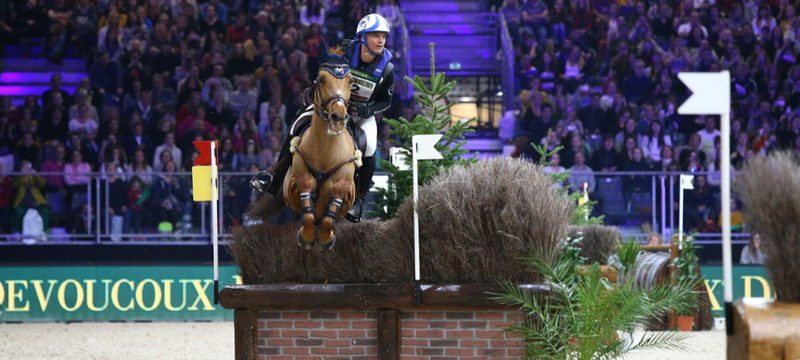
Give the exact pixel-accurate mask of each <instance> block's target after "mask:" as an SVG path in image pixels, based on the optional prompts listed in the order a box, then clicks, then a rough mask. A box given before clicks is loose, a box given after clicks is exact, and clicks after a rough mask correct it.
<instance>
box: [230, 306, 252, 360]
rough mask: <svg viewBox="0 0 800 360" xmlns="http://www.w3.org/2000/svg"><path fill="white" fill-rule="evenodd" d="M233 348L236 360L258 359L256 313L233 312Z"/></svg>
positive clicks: (248, 311)
mask: <svg viewBox="0 0 800 360" xmlns="http://www.w3.org/2000/svg"><path fill="white" fill-rule="evenodd" d="M233 331H234V348H235V349H236V360H257V359H258V311H254V310H246V309H236V310H234V311H233Z"/></svg>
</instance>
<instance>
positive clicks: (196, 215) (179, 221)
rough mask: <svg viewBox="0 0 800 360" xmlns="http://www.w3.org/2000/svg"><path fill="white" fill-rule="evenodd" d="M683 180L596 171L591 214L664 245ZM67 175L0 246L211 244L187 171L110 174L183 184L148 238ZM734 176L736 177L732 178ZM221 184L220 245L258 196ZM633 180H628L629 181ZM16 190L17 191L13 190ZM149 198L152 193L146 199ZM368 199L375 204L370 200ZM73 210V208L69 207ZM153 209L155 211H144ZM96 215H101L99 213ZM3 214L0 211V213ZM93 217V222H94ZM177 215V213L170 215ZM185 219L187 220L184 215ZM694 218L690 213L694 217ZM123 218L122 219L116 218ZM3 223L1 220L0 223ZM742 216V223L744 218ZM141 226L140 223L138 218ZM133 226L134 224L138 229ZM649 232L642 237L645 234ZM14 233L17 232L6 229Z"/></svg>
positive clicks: (100, 185) (98, 177)
mask: <svg viewBox="0 0 800 360" xmlns="http://www.w3.org/2000/svg"><path fill="white" fill-rule="evenodd" d="M681 174H685V173H678V172H596V173H594V180H595V184H596V185H595V191H594V192H592V193H590V198H591V199H592V200H598V203H597V205H596V206H595V211H594V213H593V214H594V215H604V216H605V224H606V225H612V226H617V227H619V228H620V231H621V234H622V235H623V237H626V238H627V237H633V238H636V239H643V238H645V237H647V236H648V235H649V234H650V233H651V232H656V233H659V234H661V235H662V236H663V237H664V239H670V238H671V236H672V234H675V233H677V231H678V230H677V228H678V220H679V219H678V211H677V209H673V210H672V211H670V210H669V209H670V208H671V206H669V204H672V203H674V202H677V201H678V199H679V194H678V192H677V189H678V185H677V184H678V183H679V178H680V175H681ZM691 174H694V175H706V176H708V175H712V176H718V175H717V174H712V173H708V172H697V173H691ZM5 175H6V176H9V177H10V178H11V179H12V180H13V179H14V178H16V177H18V176H26V175H30V174H27V173H21V172H11V173H6V174H5ZM36 175H41V176H42V177H44V178H45V179H47V177H50V176H55V177H61V178H63V176H64V175H65V173H61V172H57V173H52V172H50V173H41V172H40V173H37V174H36ZM69 175H84V176H89V177H90V178H91V181H89V182H88V183H86V184H85V195H84V193H83V192H82V191H81V192H76V193H77V194H78V195H77V196H78V200H77V201H76V200H74V198H75V196H74V195H73V200H72V202H71V203H70V204H65V203H64V202H65V201H66V198H67V192H66V190H61V191H57V192H44V194H43V195H44V196H45V198H46V199H45V200H46V201H47V202H48V204H47V207H48V209H49V210H50V213H51V214H50V215H51V216H50V222H49V225H50V226H49V227H50V231H49V232H48V233H46V234H41V235H37V236H27V235H23V234H21V233H20V230H21V228H20V223H19V221H17V222H16V223H13V222H12V220H19V218H18V217H14V216H12V214H14V211H15V209H14V208H12V204H13V200H14V198H13V197H12V198H10V199H9V200H10V201H11V203H9V206H8V207H7V210H5V212H0V240H5V241H0V244H9V243H14V242H18V241H22V240H26V241H27V242H38V241H37V240H46V241H52V242H59V241H69V242H70V243H75V244H85V243H92V242H94V243H104V242H118V241H123V240H134V241H133V242H135V240H159V241H169V242H179V243H186V244H197V243H208V242H209V241H210V213H209V211H210V206H209V204H208V203H207V202H200V203H195V202H193V201H192V198H191V193H190V192H189V190H190V189H191V186H192V185H191V173H190V172H177V173H159V172H152V173H145V174H128V173H116V174H115V176H120V177H121V178H123V179H125V180H126V181H127V180H129V179H130V177H131V176H133V175H137V176H140V177H142V176H150V177H152V179H155V178H156V177H159V176H163V175H174V176H175V177H176V178H177V179H178V180H177V181H178V182H179V185H180V186H181V189H182V191H183V193H182V198H181V199H175V200H176V204H174V205H173V209H175V208H177V209H175V210H174V211H173V210H169V211H171V214H172V216H173V219H172V220H173V222H172V225H173V230H172V231H164V230H163V229H162V231H160V232H159V231H158V228H157V225H158V224H159V223H162V222H163V221H165V220H168V219H161V218H157V216H158V215H156V213H155V212H152V211H151V212H147V213H145V214H144V215H147V216H150V217H151V218H150V219H148V222H147V223H146V224H145V226H142V227H141V229H143V230H146V232H142V233H137V232H134V231H131V229H132V228H133V225H134V224H132V220H134V219H132V218H131V217H132V216H133V214H132V212H131V211H130V210H131V209H128V213H127V214H122V215H119V214H115V215H111V214H110V213H109V211H108V209H109V205H110V202H111V199H112V198H115V199H116V197H117V196H123V197H124V200H126V201H125V203H127V199H128V197H127V194H112V193H111V190H110V187H109V186H107V182H108V174H105V173H98V172H92V173H70V174H69ZM734 175H735V174H734ZM220 176H221V179H222V180H223V181H222V183H221V184H222V186H220V194H221V196H220V199H221V200H220V206H219V208H218V210H219V218H220V219H222V220H221V221H222V225H223V226H221V227H220V229H221V230H220V238H221V239H223V240H224V239H226V238H229V237H230V236H231V233H230V229H231V227H232V226H235V225H242V224H251V223H253V220H251V219H243V216H242V215H241V214H242V213H243V212H244V211H245V210H246V208H247V206H249V203H250V201H251V200H252V199H254V198H255V196H256V194H254V193H253V192H252V190H251V189H250V188H249V180H250V178H251V177H252V174H251V173H247V172H221V173H220ZM387 176H388V174H386V173H381V172H378V173H376V178H375V180H376V181H375V182H376V183H380V182H381V180H385V178H386V177H387ZM633 176H635V177H637V178H635V179H634V178H631V177H633ZM15 191H16V189H15ZM151 194H152V193H151ZM691 196H692V194H691V192H690V191H687V192H686V193H685V199H686V201H687V202H688V201H689V200H690V198H691ZM373 200H375V199H374V198H373ZM715 202H716V204H717V208H718V206H719V198H718V197H715ZM75 204H77V206H75V207H73V205H75ZM150 206H154V205H150ZM97 209H103V210H101V211H99V212H98V211H97ZM0 211H1V210H0ZM159 212H160V213H167V211H159ZM98 214H99V216H98ZM176 214H177V215H176ZM186 214H189V218H188V219H187V218H185V215H186ZM695 215H696V214H695ZM119 216H122V219H120V218H119ZM702 216H703V218H702V220H703V221H707V220H712V222H716V220H717V216H718V212H717V211H716V210H709V211H708V212H707V213H705V214H703V215H702ZM3 218H5V222H3V220H4V219H3ZM745 218H746V217H745ZM69 219H71V221H72V222H69V223H67V225H70V226H71V228H67V227H65V226H64V224H65V221H68V220H69ZM136 220H141V219H136ZM291 220H292V217H291V214H290V213H287V214H286V215H285V216H283V217H282V220H278V221H277V222H279V223H280V222H289V221H291ZM120 221H122V222H123V223H122V225H121V226H122V229H128V231H121V228H120V224H119V222H120ZM76 222H83V223H84V224H85V225H83V226H78V225H76V224H80V223H76ZM137 224H138V223H137ZM690 225H691V224H689V223H688V222H687V227H686V229H685V231H686V232H689V231H690V230H692V229H691V228H689V226H690ZM648 227H649V228H651V229H652V230H650V231H648V230H646V229H647V228H648ZM12 229H14V230H15V231H12ZM747 231H748V228H747V225H746V224H745V226H744V227H743V228H742V229H738V230H737V232H734V240H733V241H734V243H739V244H744V243H746V242H747V239H748V234H747ZM697 239H698V241H697V243H698V244H701V245H702V244H707V245H714V244H719V243H720V239H721V234H719V232H718V231H711V232H710V233H701V234H699V235H698V237H697ZM142 243H148V244H151V243H152V242H150V241H143V242H142Z"/></svg>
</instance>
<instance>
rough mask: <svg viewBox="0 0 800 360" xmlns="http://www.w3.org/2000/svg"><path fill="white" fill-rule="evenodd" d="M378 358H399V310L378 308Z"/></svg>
mask: <svg viewBox="0 0 800 360" xmlns="http://www.w3.org/2000/svg"><path fill="white" fill-rule="evenodd" d="M378 360H400V311H397V310H378Z"/></svg>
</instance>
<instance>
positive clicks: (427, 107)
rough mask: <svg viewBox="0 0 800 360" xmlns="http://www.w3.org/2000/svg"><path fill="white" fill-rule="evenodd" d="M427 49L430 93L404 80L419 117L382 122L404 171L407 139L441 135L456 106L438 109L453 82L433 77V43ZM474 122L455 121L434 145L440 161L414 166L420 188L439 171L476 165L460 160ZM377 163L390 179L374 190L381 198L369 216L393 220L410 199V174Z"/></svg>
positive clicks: (437, 75) (417, 83) (416, 78)
mask: <svg viewBox="0 0 800 360" xmlns="http://www.w3.org/2000/svg"><path fill="white" fill-rule="evenodd" d="M430 49H431V87H430V89H429V88H428V87H427V86H425V83H424V82H423V81H422V79H421V78H420V77H419V76H418V75H415V76H414V79H413V80H412V79H410V78H409V77H408V76H406V77H405V80H406V81H408V82H409V83H410V84H411V86H413V87H414V89H415V90H416V92H417V93H421V94H422V95H419V96H416V97H415V99H416V100H417V102H418V103H419V104H420V105H422V108H423V113H422V114H418V115H417V116H415V117H414V119H412V120H411V121H409V120H408V119H405V118H403V117H400V118H399V119H397V120H394V119H384V121H385V122H386V123H388V124H389V126H390V130H389V134H390V135H394V136H397V137H399V139H400V141H397V140H395V139H392V144H393V145H394V146H396V147H400V148H402V150H401V152H402V153H404V154H405V156H406V159H405V164H406V165H407V167H408V169H411V163H412V161H413V159H412V157H411V156H412V155H411V154H412V153H411V138H412V137H413V136H414V135H425V134H439V133H441V131H442V130H443V129H444V128H445V127H447V126H448V125H449V124H450V122H451V119H450V115H449V114H448V113H447V111H448V110H450V108H451V107H453V106H454V105H456V104H457V102H452V103H450V104H448V105H441V104H439V103H438V102H439V101H441V100H443V99H444V98H445V97H446V96H447V94H448V93H449V92H450V91H451V90H452V89H453V87H454V86H455V85H456V82H455V81H451V82H448V83H445V73H443V72H440V73H436V66H435V56H434V44H433V43H431V44H430ZM475 120H477V118H472V119H469V120H468V121H461V120H458V121H456V123H455V124H453V125H452V126H450V128H449V129H447V132H445V134H444V137H442V140H441V141H440V142H439V143H438V144H437V145H436V150H438V151H439V152H440V153H441V154H442V159H441V160H430V161H420V162H418V164H417V166H418V168H419V185H420V186H423V185H424V184H426V183H427V182H428V181H429V180H430V179H432V178H433V177H434V176H436V175H437V174H439V172H441V171H442V170H445V169H447V168H450V167H451V166H453V165H468V164H471V163H474V162H475V161H477V160H476V156H477V153H475V154H473V156H472V157H471V158H468V159H462V156H464V155H466V154H467V153H468V152H469V151H467V150H465V149H462V148H461V147H462V146H464V145H465V144H466V143H467V142H466V140H465V138H464V134H466V133H471V132H474V131H475V130H474V129H470V128H469V124H470V123H471V122H473V121H475ZM378 163H379V164H380V167H381V169H385V170H386V171H388V172H389V173H390V176H389V181H388V185H387V189H379V190H378V195H379V196H380V197H381V198H382V201H381V202H380V204H376V203H373V204H372V205H374V206H375V207H376V209H377V211H374V212H373V215H374V216H375V217H377V218H379V219H382V220H387V219H391V218H394V217H396V216H397V209H398V208H399V207H400V205H402V204H403V201H405V199H406V198H407V197H410V196H411V195H412V191H413V189H412V186H413V179H412V178H411V176H412V175H411V171H410V170H409V171H401V170H399V169H398V168H397V166H394V165H393V164H392V163H391V162H389V161H386V160H383V159H379V160H378Z"/></svg>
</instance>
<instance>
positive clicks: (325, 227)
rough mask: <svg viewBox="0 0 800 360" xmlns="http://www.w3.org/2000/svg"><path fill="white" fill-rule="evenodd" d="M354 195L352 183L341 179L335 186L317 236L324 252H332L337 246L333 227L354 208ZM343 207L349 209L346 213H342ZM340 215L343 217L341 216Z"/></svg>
mask: <svg viewBox="0 0 800 360" xmlns="http://www.w3.org/2000/svg"><path fill="white" fill-rule="evenodd" d="M354 194H355V186H354V185H353V182H352V181H348V180H347V179H339V180H337V181H336V183H334V184H333V191H332V194H331V196H330V201H329V202H328V209H327V210H326V211H325V215H324V216H323V218H322V224H320V230H319V235H318V236H317V241H318V242H319V244H320V246H321V247H322V249H323V250H330V249H332V248H333V245H334V244H336V235H334V234H333V227H334V226H335V225H336V219H339V218H341V217H342V216H344V213H346V212H347V210H348V209H349V208H350V206H352V204H353V196H354ZM343 206H344V207H346V208H347V209H344V211H342V210H343V209H342V207H343ZM340 214H342V216H339V215H340Z"/></svg>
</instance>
